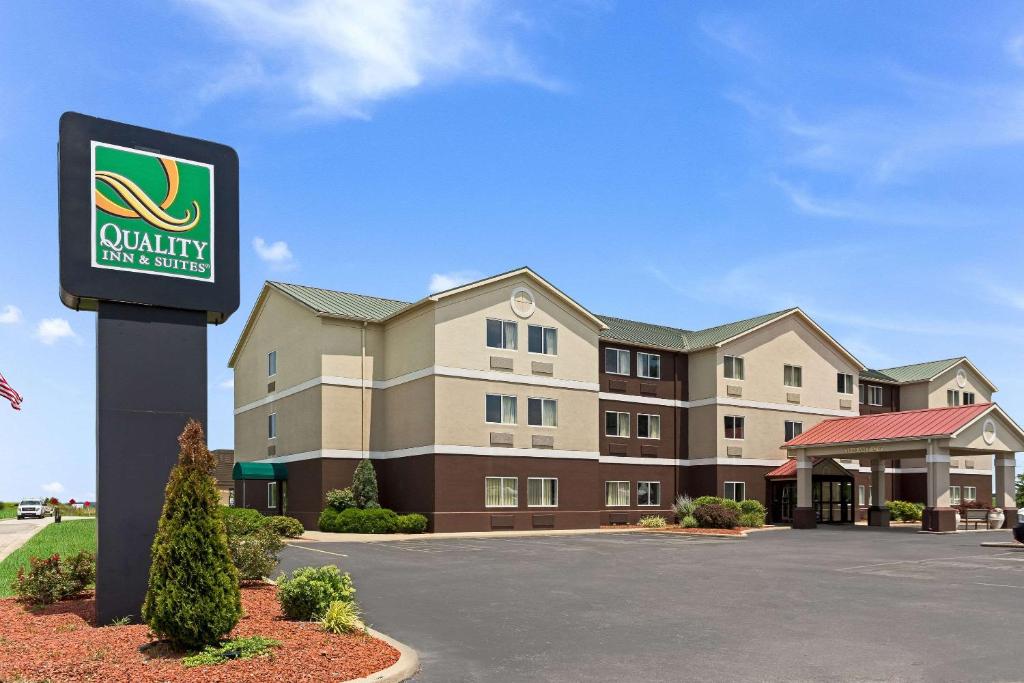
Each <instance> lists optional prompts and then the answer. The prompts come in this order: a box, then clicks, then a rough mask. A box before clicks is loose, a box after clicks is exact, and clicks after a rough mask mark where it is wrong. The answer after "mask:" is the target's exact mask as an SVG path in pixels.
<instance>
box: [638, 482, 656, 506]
mask: <svg viewBox="0 0 1024 683" xmlns="http://www.w3.org/2000/svg"><path fill="white" fill-rule="evenodd" d="M636 504H637V505H661V482H660V481H638V482H637V483H636Z"/></svg>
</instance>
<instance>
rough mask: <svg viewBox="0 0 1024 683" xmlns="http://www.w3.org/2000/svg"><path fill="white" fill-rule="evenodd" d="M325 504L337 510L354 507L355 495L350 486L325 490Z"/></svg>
mask: <svg viewBox="0 0 1024 683" xmlns="http://www.w3.org/2000/svg"><path fill="white" fill-rule="evenodd" d="M326 498H327V505H328V506H329V507H332V508H334V509H335V510H337V511H338V512H341V511H342V510H347V509H349V508H354V507H356V497H355V495H354V494H353V493H352V487H349V488H344V489H331V490H330V491H328V492H327V496H326Z"/></svg>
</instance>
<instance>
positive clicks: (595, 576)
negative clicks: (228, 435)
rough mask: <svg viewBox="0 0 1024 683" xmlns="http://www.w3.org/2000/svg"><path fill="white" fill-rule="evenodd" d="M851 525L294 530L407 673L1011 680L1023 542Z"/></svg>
mask: <svg viewBox="0 0 1024 683" xmlns="http://www.w3.org/2000/svg"><path fill="white" fill-rule="evenodd" d="M1008 538H1009V534H1008V533H1007V532H1005V531H1003V532H990V533H971V534H960V535H950V536H932V535H923V534H918V533H914V532H913V531H912V530H909V529H890V530H878V529H868V528H865V527H856V528H855V527H841V528H819V529H815V530H807V531H790V530H783V531H766V532H761V533H757V534H753V535H752V536H750V537H749V538H747V539H718V538H701V537H692V536H680V535H672V534H665V533H628V534H600V535H586V536H545V537H519V538H473V539H445V540H442V539H430V538H428V537H425V538H423V539H417V540H409V541H397V542H387V543H344V544H343V543H326V542H310V543H299V544H296V545H295V546H293V547H289V548H287V549H286V550H285V552H284V554H283V555H282V562H281V568H282V569H284V570H289V569H292V568H295V567H297V566H302V565H309V564H326V563H336V564H338V565H339V566H340V567H342V568H343V569H344V570H345V571H349V572H351V573H352V575H353V578H354V580H355V583H356V587H357V589H358V595H357V599H358V600H359V602H360V604H361V605H362V606H363V608H364V610H365V611H366V616H367V620H368V621H369V622H370V624H371V625H373V626H374V627H376V628H378V629H380V630H381V631H383V632H385V633H388V634H389V635H392V636H394V637H395V638H398V639H399V640H401V641H403V642H405V643H407V644H409V645H411V646H412V647H414V648H416V649H417V651H418V652H419V653H420V657H421V661H422V667H423V668H422V671H421V673H420V674H419V675H418V676H417V677H416V680H417V681H424V682H426V681H527V680H529V681H538V680H543V681H583V680H586V681H618V680H638V681H639V680H643V681H674V680H693V679H698V678H699V679H704V680H824V679H839V680H908V681H915V680H928V681H954V680H956V681H960V680H967V679H974V680H1021V679H1022V678H1024V666H1022V665H1021V664H1020V661H1019V657H1018V656H1017V651H1018V649H1019V648H1018V646H1017V641H1018V638H1017V637H1016V635H1015V633H1016V629H1017V626H1018V625H1019V624H1020V623H1021V621H1020V620H1021V617H1020V615H1021V611H1022V607H1024V552H1019V551H1016V550H1007V549H999V548H982V547H980V546H979V544H980V543H981V542H982V541H983V540H1008Z"/></svg>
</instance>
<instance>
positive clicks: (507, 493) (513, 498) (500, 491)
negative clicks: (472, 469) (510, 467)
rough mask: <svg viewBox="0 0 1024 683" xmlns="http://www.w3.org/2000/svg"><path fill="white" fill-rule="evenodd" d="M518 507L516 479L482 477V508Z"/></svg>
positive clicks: (517, 484) (517, 482)
mask: <svg viewBox="0 0 1024 683" xmlns="http://www.w3.org/2000/svg"><path fill="white" fill-rule="evenodd" d="M518 506H519V478H518V477H484V507H489V508H514V507H518Z"/></svg>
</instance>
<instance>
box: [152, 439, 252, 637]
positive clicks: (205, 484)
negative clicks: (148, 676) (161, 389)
mask: <svg viewBox="0 0 1024 683" xmlns="http://www.w3.org/2000/svg"><path fill="white" fill-rule="evenodd" d="M178 444H179V446H180V450H179V452H178V464H177V465H175V466H174V468H173V469H172V470H171V476H170V479H169V480H168V482H167V489H166V492H165V498H164V509H163V513H162V514H161V516H160V525H159V527H158V529H157V534H156V538H155V539H154V540H153V552H152V556H153V557H152V564H151V566H150V569H149V590H148V591H147V592H146V601H145V603H143V605H142V618H143V619H144V620H145V622H146V624H148V625H149V627H150V628H151V629H152V630H153V632H154V633H156V634H157V635H159V636H161V637H163V638H166V639H168V640H170V641H172V642H173V643H175V644H176V645H178V646H179V647H183V648H187V649H200V648H203V647H205V646H207V645H214V644H216V643H217V642H218V641H219V640H220V639H221V638H223V637H224V636H226V635H227V634H228V633H229V632H230V631H231V629H233V628H234V627H235V624H237V623H238V620H239V618H240V617H241V614H242V602H241V595H240V593H239V590H238V571H237V570H236V569H235V566H234V565H233V564H232V563H231V555H230V552H229V550H228V540H227V535H226V533H225V531H224V522H223V520H222V519H221V517H220V515H219V514H218V513H217V506H218V499H217V489H216V484H215V482H214V480H213V477H212V476H210V471H211V470H212V469H213V465H214V459H213V456H212V455H210V451H209V450H208V449H207V447H206V439H205V436H204V435H203V428H202V425H200V424H199V423H198V422H196V421H195V420H189V421H188V423H187V424H186V425H185V429H184V431H183V432H182V433H181V436H179V437H178Z"/></svg>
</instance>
